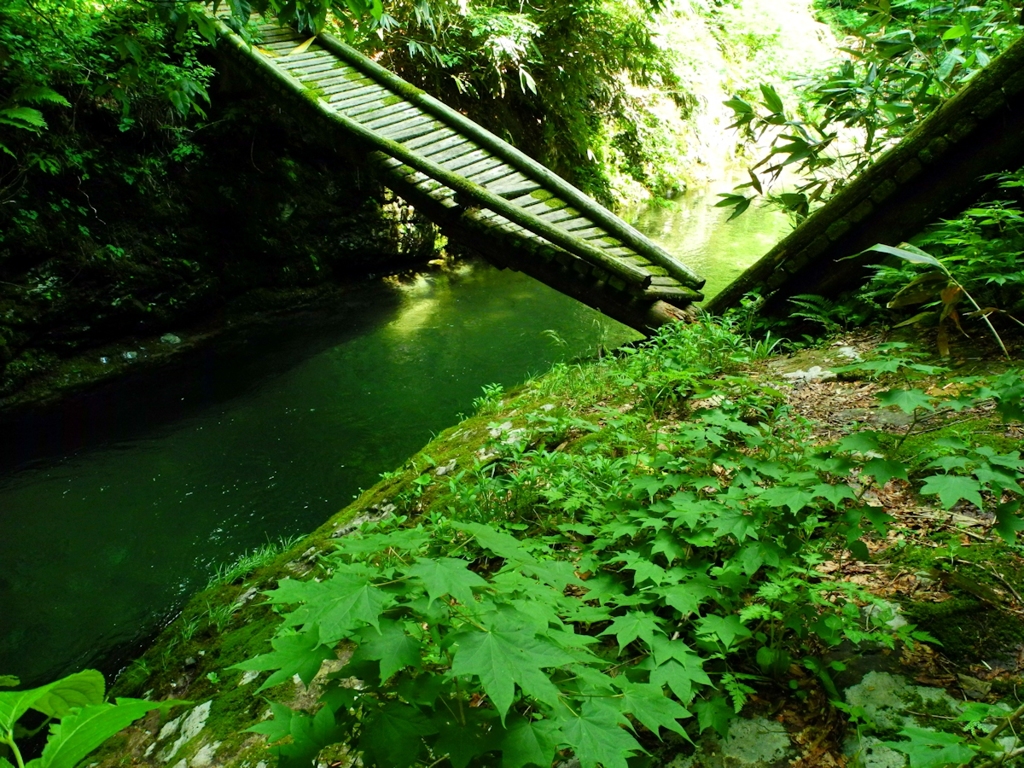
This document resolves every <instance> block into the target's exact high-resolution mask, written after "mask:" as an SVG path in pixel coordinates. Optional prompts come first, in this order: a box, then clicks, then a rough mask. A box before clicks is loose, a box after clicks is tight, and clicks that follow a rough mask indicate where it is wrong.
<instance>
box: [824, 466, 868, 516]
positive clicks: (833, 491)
mask: <svg viewBox="0 0 1024 768" xmlns="http://www.w3.org/2000/svg"><path fill="white" fill-rule="evenodd" d="M873 461H874V459H873ZM868 463H869V464H870V463H871V462H868ZM811 493H812V494H813V495H814V497H815V498H818V497H821V498H823V499H825V501H827V502H829V503H830V504H832V506H833V507H838V506H839V504H840V503H841V502H842V501H843V499H855V498H857V494H855V493H854V492H853V489H852V488H851V487H850V486H848V485H847V484H846V483H837V484H835V485H831V484H829V483H819V484H818V485H816V486H814V487H813V488H811Z"/></svg>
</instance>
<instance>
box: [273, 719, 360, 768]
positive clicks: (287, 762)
mask: <svg viewBox="0 0 1024 768" xmlns="http://www.w3.org/2000/svg"><path fill="white" fill-rule="evenodd" d="M288 736H290V737H291V740H290V741H288V742H286V743H284V744H278V745H276V746H275V747H273V751H274V753H275V754H276V755H277V764H278V768H308V766H310V765H313V763H314V761H315V760H316V756H317V755H318V754H320V752H321V750H323V748H324V747H326V746H328V745H330V744H335V743H337V742H339V741H341V740H343V739H344V738H345V736H346V733H345V729H344V727H342V726H340V725H339V724H338V723H337V722H336V721H335V719H334V712H333V711H331V708H330V707H321V708H320V710H319V711H318V712H317V713H316V715H315V716H314V717H310V716H309V715H307V714H305V713H302V712H293V713H292V717H291V720H290V721H289V722H288Z"/></svg>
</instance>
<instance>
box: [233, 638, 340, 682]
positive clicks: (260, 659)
mask: <svg viewBox="0 0 1024 768" xmlns="http://www.w3.org/2000/svg"><path fill="white" fill-rule="evenodd" d="M270 645H271V647H272V648H273V649H274V650H273V651H271V652H270V653H264V654H262V655H260V656H257V657H255V658H253V659H246V660H245V661H242V662H239V663H238V664H234V665H232V666H231V667H228V669H241V670H243V671H249V672H264V671H266V670H270V669H275V670H277V671H276V672H274V674H272V675H271V676H270V677H268V678H267V680H266V681H265V682H264V683H263V685H261V686H260V687H259V690H261V691H262V690H266V689H267V688H272V687H273V686H275V685H279V684H280V683H283V682H285V681H286V680H291V679H292V678H293V677H294V676H295V675H298V676H299V678H300V679H301V680H302V682H304V683H305V684H306V685H309V681H310V680H312V679H313V678H314V677H316V673H317V672H319V671H320V665H321V664H323V662H324V661H325V660H327V659H333V658H334V650H333V649H332V648H331V647H330V646H327V645H324V644H322V643H321V642H320V631H319V629H318V628H317V627H315V626H314V627H310V628H309V629H307V630H306V631H305V632H300V633H298V634H294V635H280V636H278V637H275V638H274V639H273V640H271V641H270Z"/></svg>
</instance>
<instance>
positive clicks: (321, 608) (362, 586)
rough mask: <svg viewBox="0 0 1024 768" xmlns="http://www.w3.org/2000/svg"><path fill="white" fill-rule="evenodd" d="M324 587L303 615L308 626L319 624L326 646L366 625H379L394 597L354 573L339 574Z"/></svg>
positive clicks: (322, 584) (321, 638) (323, 585)
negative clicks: (384, 610) (382, 613)
mask: <svg viewBox="0 0 1024 768" xmlns="http://www.w3.org/2000/svg"><path fill="white" fill-rule="evenodd" d="M320 586H321V587H322V588H323V589H322V591H321V592H320V594H319V595H317V597H316V599H315V601H313V602H310V603H308V604H307V605H306V610H305V612H304V613H303V614H302V616H303V618H304V619H305V625H306V627H308V626H310V625H311V624H317V625H319V627H320V640H321V642H323V643H324V644H325V645H333V644H334V643H336V642H337V641H338V640H340V639H342V638H344V637H347V636H348V635H349V634H350V633H351V632H352V630H355V629H359V628H361V627H363V626H365V625H366V624H369V625H371V626H373V627H377V626H378V625H379V619H380V614H381V612H382V610H383V608H384V606H385V604H386V603H388V602H389V600H390V597H389V596H388V595H387V594H386V593H385V592H383V591H382V590H380V589H378V588H377V587H375V586H374V585H373V584H369V583H367V581H366V579H364V578H360V577H359V576H356V575H354V574H349V573H336V574H335V575H334V576H332V577H331V578H330V579H328V580H327V581H324V582H321V584H320Z"/></svg>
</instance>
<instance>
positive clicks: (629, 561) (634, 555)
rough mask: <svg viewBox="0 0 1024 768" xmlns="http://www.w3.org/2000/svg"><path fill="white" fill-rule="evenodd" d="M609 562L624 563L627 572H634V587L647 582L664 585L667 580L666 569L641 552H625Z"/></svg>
mask: <svg viewBox="0 0 1024 768" xmlns="http://www.w3.org/2000/svg"><path fill="white" fill-rule="evenodd" d="M609 562H612V563H620V562H624V563H625V564H626V565H625V566H623V567H624V568H625V569H626V570H630V571H633V585H634V586H636V585H639V584H643V583H644V582H645V581H651V582H653V583H654V584H663V583H665V580H666V579H667V574H666V571H665V569H664V568H662V567H661V566H660V565H658V564H657V563H652V562H651V560H650V558H647V557H644V556H643V555H641V554H640V553H639V552H624V553H622V554H616V555H615V556H614V557H613V559H612V560H610V561H609Z"/></svg>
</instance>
